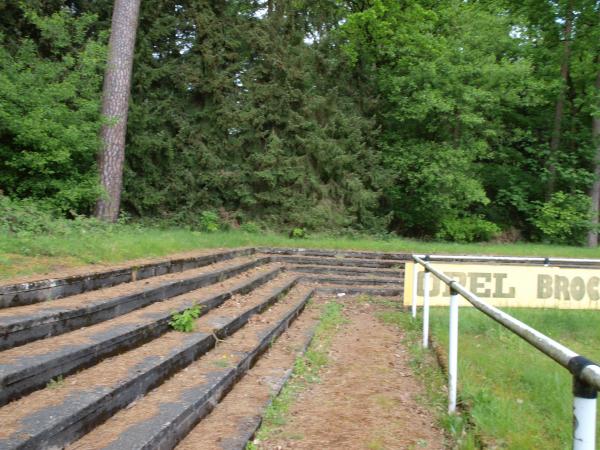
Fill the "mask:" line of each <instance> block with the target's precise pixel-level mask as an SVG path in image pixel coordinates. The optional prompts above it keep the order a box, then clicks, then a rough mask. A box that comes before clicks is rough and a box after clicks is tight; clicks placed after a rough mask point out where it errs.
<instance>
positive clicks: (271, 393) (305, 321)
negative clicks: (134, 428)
mask: <svg viewBox="0 0 600 450" xmlns="http://www.w3.org/2000/svg"><path fill="white" fill-rule="evenodd" d="M318 312H319V311H318V309H316V308H314V309H311V308H307V310H305V311H304V312H303V313H302V315H301V316H300V317H298V319H296V321H295V322H294V323H293V324H292V326H290V328H289V329H288V330H287V331H286V332H285V333H284V334H283V335H282V336H280V337H279V339H277V341H276V342H275V343H274V344H273V345H272V346H271V348H269V350H267V352H266V353H265V354H264V356H263V357H261V358H260V359H259V360H258V362H257V363H256V365H255V366H254V367H252V369H250V370H249V371H248V373H247V374H246V375H245V376H244V378H242V379H241V380H240V381H239V382H238V383H237V384H236V385H235V386H234V387H233V389H232V390H231V392H229V393H228V394H227V396H226V397H225V398H224V399H223V400H222V401H221V402H220V403H219V404H218V405H217V406H216V407H215V409H214V410H213V411H212V412H211V413H210V414H209V415H208V416H207V417H206V418H204V419H203V420H202V421H201V422H200V423H198V425H196V426H195V427H194V429H192V431H191V432H190V433H189V434H188V435H187V436H186V437H185V439H183V441H181V442H180V443H179V444H178V445H177V447H175V448H176V450H244V449H245V448H246V445H247V444H248V442H249V441H251V440H252V438H253V437H254V435H255V433H256V431H257V430H258V428H259V426H260V424H261V422H262V417H263V415H264V412H265V410H266V409H267V407H268V406H269V405H270V403H271V401H272V399H273V398H275V397H276V396H277V395H278V394H279V393H280V392H281V389H282V388H283V386H284V385H285V383H286V382H287V381H288V379H289V378H290V376H291V375H292V370H293V367H294V362H295V361H296V358H298V357H300V356H302V355H303V354H304V353H305V351H306V349H307V348H308V345H309V344H310V342H311V340H312V337H313V335H314V331H315V325H316V324H317V321H318V319H319V314H318Z"/></svg>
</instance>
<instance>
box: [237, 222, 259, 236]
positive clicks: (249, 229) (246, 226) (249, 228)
mask: <svg viewBox="0 0 600 450" xmlns="http://www.w3.org/2000/svg"><path fill="white" fill-rule="evenodd" d="M240 230H242V231H243V232H245V233H250V234H258V233H260V232H261V231H262V230H261V228H260V225H258V224H257V223H256V222H246V223H243V224H242V225H240Z"/></svg>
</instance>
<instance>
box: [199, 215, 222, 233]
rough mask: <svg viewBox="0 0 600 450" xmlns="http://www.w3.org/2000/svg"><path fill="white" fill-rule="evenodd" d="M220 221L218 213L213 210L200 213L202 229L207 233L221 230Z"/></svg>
mask: <svg viewBox="0 0 600 450" xmlns="http://www.w3.org/2000/svg"><path fill="white" fill-rule="evenodd" d="M219 228H221V226H220V221H219V216H218V215H217V213H215V212H213V211H202V213H201V214H200V230H202V231H206V232H207V233H214V232H216V231H219Z"/></svg>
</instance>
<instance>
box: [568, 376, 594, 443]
mask: <svg viewBox="0 0 600 450" xmlns="http://www.w3.org/2000/svg"><path fill="white" fill-rule="evenodd" d="M573 394H574V401H573V450H595V449H596V408H597V405H596V404H597V397H598V393H597V391H596V389H594V388H593V387H591V386H588V385H587V384H585V383H583V382H582V381H580V380H579V379H578V378H577V377H575V378H574V379H573Z"/></svg>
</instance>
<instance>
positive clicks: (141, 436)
mask: <svg viewBox="0 0 600 450" xmlns="http://www.w3.org/2000/svg"><path fill="white" fill-rule="evenodd" d="M314 293H315V290H314V289H312V290H310V291H309V292H308V293H307V294H306V295H305V296H304V297H303V298H302V300H300V301H299V302H298V303H297V304H296V305H295V306H294V307H293V308H292V310H291V311H289V312H288V313H287V314H286V315H285V317H284V318H283V319H282V320H280V321H279V322H278V323H277V324H276V325H275V326H274V327H272V328H271V329H270V330H269V332H267V333H265V334H263V335H262V338H261V341H260V343H259V344H258V345H257V346H256V347H255V348H254V349H253V350H252V351H250V352H249V353H247V354H246V356H245V357H244V358H243V359H242V360H241V361H240V362H239V363H238V364H237V365H236V367H233V368H231V369H229V370H226V371H223V375H222V376H221V377H219V379H218V381H217V382H216V383H214V382H213V383H214V384H213V386H211V388H210V389H209V390H208V391H207V393H206V395H204V396H202V398H200V399H196V400H195V401H193V402H190V403H189V404H188V405H187V407H184V408H182V409H180V410H179V414H177V416H176V417H171V418H170V421H169V422H164V425H163V426H162V427H161V428H160V429H159V430H157V431H156V433H155V434H154V435H149V434H148V433H147V430H146V432H144V431H143V430H135V431H137V432H134V433H132V434H135V435H134V436H131V437H130V439H128V440H127V442H131V443H135V447H131V450H133V449H134V448H135V449H143V450H156V449H160V450H163V449H164V450H166V449H172V448H173V447H174V446H175V445H176V444H177V443H178V442H179V441H180V440H181V439H183V438H184V437H185V436H186V435H187V434H188V433H189V432H190V431H191V430H192V428H193V427H194V426H196V424H197V423H198V422H199V421H200V420H201V419H202V418H203V417H205V416H206V415H207V414H208V413H209V412H210V411H212V409H213V408H214V407H215V405H216V404H217V403H218V402H219V401H220V400H221V399H222V398H223V397H224V396H225V394H226V393H227V392H228V391H229V390H231V388H232V387H233V385H234V384H235V383H236V382H237V381H238V380H239V379H240V378H242V377H243V376H244V375H245V374H246V372H247V371H248V370H250V368H251V367H252V366H253V365H254V363H255V362H256V361H257V360H258V358H259V357H260V356H261V355H262V354H263V353H264V352H265V351H266V350H267V349H268V347H269V345H271V342H272V341H273V340H274V339H277V338H278V337H279V336H280V335H281V334H282V333H283V332H284V331H285V330H286V329H287V328H288V327H289V326H290V324H291V323H292V322H293V321H294V320H295V319H296V318H297V317H298V316H299V315H300V314H301V313H302V311H303V310H304V308H305V307H306V304H307V303H308V301H309V300H310V299H311V298H312V296H313V295H314ZM120 448H122V447H119V446H118V444H117V446H114V445H113V446H108V447H106V450H109V449H110V450H120Z"/></svg>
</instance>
